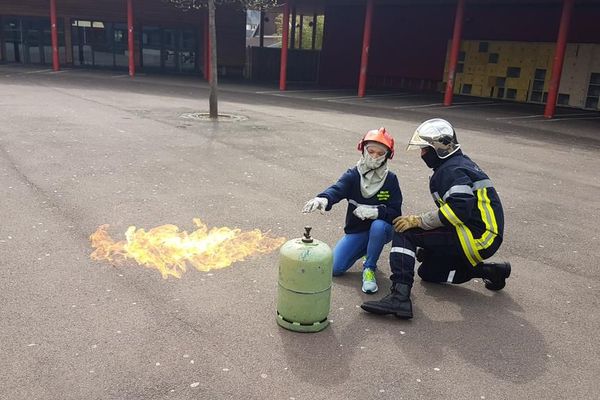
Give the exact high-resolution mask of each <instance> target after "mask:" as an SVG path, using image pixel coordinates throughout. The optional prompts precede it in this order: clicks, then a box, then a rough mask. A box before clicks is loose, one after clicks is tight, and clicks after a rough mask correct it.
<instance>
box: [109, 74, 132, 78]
mask: <svg viewBox="0 0 600 400" xmlns="http://www.w3.org/2000/svg"><path fill="white" fill-rule="evenodd" d="M128 76H129V75H127V74H125V75H111V78H127V77H128Z"/></svg>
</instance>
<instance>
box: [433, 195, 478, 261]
mask: <svg viewBox="0 0 600 400" xmlns="http://www.w3.org/2000/svg"><path fill="white" fill-rule="evenodd" d="M440 211H441V212H442V214H443V215H444V217H446V219H447V220H448V221H450V223H451V224H452V225H453V226H454V228H455V229H456V233H457V234H458V240H459V241H460V245H461V247H462V249H463V252H464V253H465V256H466V257H467V259H468V260H469V262H470V263H471V265H472V266H475V265H477V264H479V263H480V262H481V261H483V258H482V257H481V256H480V255H479V251H477V242H475V239H474V238H473V234H472V233H471V230H470V229H469V228H467V227H466V225H465V224H463V223H462V221H461V220H460V219H459V218H458V217H457V216H456V214H454V211H452V209H451V208H450V206H449V205H448V204H444V205H443V206H441V207H440Z"/></svg>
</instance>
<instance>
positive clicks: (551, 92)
mask: <svg viewBox="0 0 600 400" xmlns="http://www.w3.org/2000/svg"><path fill="white" fill-rule="evenodd" d="M573 3H575V0H564V1H563V9H562V15H561V16H560V27H559V28H558V39H557V41H556V50H555V51H554V63H553V64H552V76H551V77H550V85H549V87H548V100H547V101H546V109H545V110H544V117H545V118H552V117H554V112H555V110H556V99H557V97H558V89H559V86H560V76H561V74H562V67H563V62H564V60H565V50H566V48H567V39H568V38H569V25H570V24H571V14H572V13H573Z"/></svg>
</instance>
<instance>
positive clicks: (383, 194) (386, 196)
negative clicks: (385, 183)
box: [377, 190, 390, 201]
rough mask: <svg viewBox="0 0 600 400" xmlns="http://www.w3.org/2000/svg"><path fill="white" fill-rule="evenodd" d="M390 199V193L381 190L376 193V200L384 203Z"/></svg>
mask: <svg viewBox="0 0 600 400" xmlns="http://www.w3.org/2000/svg"><path fill="white" fill-rule="evenodd" d="M389 199H390V192H389V191H388V190H381V191H379V193H377V200H379V201H386V200H389Z"/></svg>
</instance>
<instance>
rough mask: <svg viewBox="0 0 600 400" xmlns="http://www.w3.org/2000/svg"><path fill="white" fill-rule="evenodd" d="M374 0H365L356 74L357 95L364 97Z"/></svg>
mask: <svg viewBox="0 0 600 400" xmlns="http://www.w3.org/2000/svg"><path fill="white" fill-rule="evenodd" d="M373 3H374V0H367V10H366V12H365V30H364V31H363V46H362V56H361V59H360V75H359V76H358V97H365V90H366V87H367V67H368V66H369V47H370V45H371V25H372V21H373Z"/></svg>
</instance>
